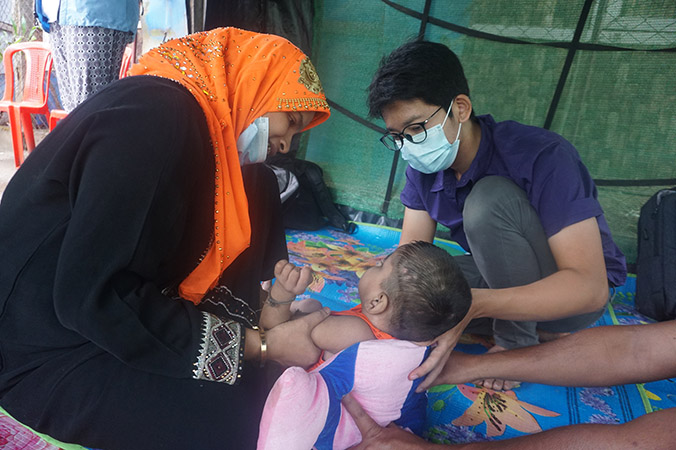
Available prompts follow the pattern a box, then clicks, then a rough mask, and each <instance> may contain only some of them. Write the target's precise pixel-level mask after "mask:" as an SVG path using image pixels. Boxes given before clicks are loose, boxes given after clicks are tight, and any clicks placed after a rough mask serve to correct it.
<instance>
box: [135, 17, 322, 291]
mask: <svg viewBox="0 0 676 450" xmlns="http://www.w3.org/2000/svg"><path fill="white" fill-rule="evenodd" d="M130 74H131V75H156V76H160V77H163V78H169V79H172V80H175V81H177V82H179V83H180V84H182V85H183V86H185V87H186V88H187V89H188V90H189V91H190V92H191V93H192V94H193V95H194V96H195V98H196V99H197V101H198V102H199V104H200V106H201V107H202V109H203V110H204V114H205V116H206V119H207V125H208V127H209V134H210V137H211V144H212V146H213V150H214V156H215V158H216V174H215V180H216V183H215V189H216V192H215V193H214V199H215V201H214V232H213V236H212V240H211V244H210V248H209V250H208V251H207V253H206V255H205V256H204V258H203V259H202V260H201V261H200V263H199V265H198V266H197V267H196V268H195V270H193V271H192V273H190V275H188V277H187V278H186V279H185V280H183V282H182V283H181V285H180V286H179V293H180V295H181V296H182V297H183V298H186V299H188V300H190V301H192V302H194V303H199V302H200V301H201V299H202V297H203V296H204V294H205V293H206V292H207V291H208V290H209V289H211V288H213V287H214V286H215V285H216V283H217V282H218V279H219V277H220V276H221V274H222V273H223V271H224V270H225V268H226V267H228V266H229V265H230V263H232V261H234V259H235V258H236V257H237V255H239V254H240V253H241V252H242V251H243V250H244V249H246V248H247V247H248V246H249V242H250V239H251V225H250V223H249V211H248V206H247V199H246V194H245V191H244V185H243V183H242V173H241V170H240V166H239V156H238V154H237V138H238V137H239V135H240V134H241V133H242V131H244V130H245V129H246V128H247V127H248V126H249V125H251V123H253V121H254V120H255V119H257V118H258V117H260V116H262V115H263V114H265V113H267V112H271V111H314V112H315V115H314V118H313V119H312V121H311V122H310V123H309V125H308V126H307V127H306V128H305V130H307V129H310V128H312V127H314V126H315V125H319V124H320V123H322V122H324V121H325V120H326V119H328V117H329V114H330V112H329V105H328V104H327V102H326V97H325V96H324V91H323V89H322V85H321V83H320V82H319V78H318V77H317V72H316V71H315V68H314V66H313V65H312V62H310V60H309V58H307V56H305V54H304V53H303V52H301V51H300V50H299V49H298V48H296V47H295V46H294V45H293V44H291V43H290V42H289V41H287V40H286V39H284V38H281V37H279V36H274V35H270V34H259V33H253V32H250V31H245V30H240V29H237V28H217V29H215V30H212V31H206V32H202V33H196V34H192V35H189V36H185V37H182V38H179V39H174V40H171V41H168V42H166V43H164V44H162V45H160V46H159V47H157V48H154V49H152V50H150V51H149V52H148V53H146V54H144V55H143V56H141V58H140V59H139V62H138V64H136V65H134V66H133V67H132V69H131V70H130Z"/></svg>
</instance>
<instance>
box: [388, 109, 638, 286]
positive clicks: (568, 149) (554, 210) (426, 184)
mask: <svg viewBox="0 0 676 450" xmlns="http://www.w3.org/2000/svg"><path fill="white" fill-rule="evenodd" d="M477 119H478V122H479V125H480V126H481V142H480V144H479V150H478V151H477V154H476V157H475V158H474V161H472V164H471V165H470V167H469V169H468V170H467V172H465V173H464V174H463V175H462V178H460V180H457V179H456V178H455V172H454V171H453V169H450V168H449V169H447V170H445V171H443V172H437V173H433V174H424V173H421V172H419V171H417V170H415V169H413V168H411V167H410V166H409V167H408V168H407V169H406V186H404V190H403V191H402V192H401V202H402V203H403V204H404V206H406V207H408V208H411V209H417V210H425V211H427V212H428V213H429V215H430V216H431V217H432V218H433V219H434V220H435V221H437V222H438V223H440V224H442V225H444V226H446V227H448V228H449V229H450V230H451V238H452V239H453V240H454V241H456V242H457V243H458V244H460V245H462V246H463V248H465V249H469V245H467V238H466V237H465V232H464V230H463V226H462V209H463V206H464V204H465V199H466V198H467V195H469V192H470V191H471V189H472V186H473V185H474V183H476V182H477V181H478V180H480V179H481V178H483V177H486V176H490V175H498V176H503V177H505V178H509V179H511V180H512V181H513V182H514V183H516V185H517V186H519V187H520V188H521V189H523V190H524V191H525V192H526V195H527V196H528V199H529V201H530V203H531V205H533V208H535V211H537V214H538V216H539V217H540V221H541V222H542V227H543V228H544V230H545V233H546V234H547V237H551V236H553V235H555V234H556V233H558V232H559V231H561V229H563V228H565V227H567V226H569V225H572V224H574V223H577V222H581V221H582V220H585V219H588V218H590V217H596V219H597V221H598V224H599V229H600V231H601V239H602V244H603V255H604V258H605V262H606V271H607V273H608V280H609V281H610V282H611V283H613V284H614V285H615V286H621V285H623V284H624V282H625V280H626V276H627V269H626V261H625V258H624V255H623V254H622V252H621V251H620V249H619V248H618V247H617V245H615V243H614V242H613V238H612V236H611V234H610V229H609V228H608V223H607V222H606V219H605V217H604V216H603V209H602V208H601V205H600V204H599V202H598V200H597V192H596V186H595V185H594V181H593V180H592V178H591V176H590V175H589V171H588V170H587V168H586V167H585V165H584V164H583V163H582V160H581V159H580V155H578V153H577V150H575V147H573V145H572V144H571V143H570V142H568V141H566V140H565V139H564V138H562V137H561V136H559V135H558V134H556V133H553V132H551V131H548V130H545V129H542V128H538V127H532V126H528V125H522V124H520V123H517V122H513V121H505V122H500V123H496V122H495V120H493V117H491V116H490V115H485V116H478V117H477Z"/></svg>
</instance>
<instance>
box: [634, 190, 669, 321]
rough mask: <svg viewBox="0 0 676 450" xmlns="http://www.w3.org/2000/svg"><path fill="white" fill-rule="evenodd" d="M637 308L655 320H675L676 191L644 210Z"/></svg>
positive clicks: (655, 199) (661, 194)
mask: <svg viewBox="0 0 676 450" xmlns="http://www.w3.org/2000/svg"><path fill="white" fill-rule="evenodd" d="M636 307H637V309H638V311H639V312H640V313H641V314H644V315H646V316H648V317H652V318H653V319H656V320H660V321H662V320H670V319H675V318H676V187H674V188H671V189H663V190H661V191H658V192H657V193H655V194H654V195H653V196H652V197H650V199H649V200H648V201H647V202H646V203H645V204H644V205H643V207H642V208H641V215H640V216H639V219H638V257H637V261H636Z"/></svg>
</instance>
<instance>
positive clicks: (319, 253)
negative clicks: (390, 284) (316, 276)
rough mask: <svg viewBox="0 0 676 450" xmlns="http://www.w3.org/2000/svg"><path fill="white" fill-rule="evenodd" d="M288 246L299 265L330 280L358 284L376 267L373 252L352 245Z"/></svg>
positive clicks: (305, 242) (300, 242)
mask: <svg viewBox="0 0 676 450" xmlns="http://www.w3.org/2000/svg"><path fill="white" fill-rule="evenodd" d="M287 245H288V248H289V254H291V255H293V256H294V257H295V258H296V259H297V261H298V263H300V264H306V265H308V266H310V267H312V270H314V271H315V272H321V274H322V275H321V276H322V277H323V278H326V279H329V280H335V281H348V280H350V281H355V282H356V281H358V279H359V278H361V276H362V275H363V274H364V272H366V270H367V269H368V268H370V267H372V266H373V265H374V258H375V255H374V254H373V253H372V252H370V251H369V250H368V249H366V248H360V247H357V246H355V245H353V244H351V243H345V244H343V245H335V244H331V243H315V242H309V241H299V242H289V243H288V244H287ZM383 257H384V255H383ZM352 278H354V279H353V280H352Z"/></svg>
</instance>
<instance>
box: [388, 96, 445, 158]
mask: <svg viewBox="0 0 676 450" xmlns="http://www.w3.org/2000/svg"><path fill="white" fill-rule="evenodd" d="M442 108H443V106H440V107H439V108H437V110H436V111H434V112H433V113H432V115H430V116H429V117H428V118H427V119H425V120H424V121H422V122H415V123H410V124H408V125H406V126H405V127H404V129H403V130H401V133H395V132H389V133H385V134H383V135H382V136H381V137H380V142H382V143H383V145H384V146H385V147H386V148H387V149H388V150H391V151H393V152H398V151H399V150H401V149H402V147H404V139H406V140H407V141H409V142H411V143H413V144H422V143H423V142H425V139H427V128H425V125H427V122H429V121H430V119H432V117H434V115H435V114H436V113H438V112H439V111H441V109H442ZM410 127H421V128H422V131H421V132H420V133H416V134H414V135H411V134H407V133H406V129H407V128H410ZM423 133H424V135H423V137H422V139H421V140H413V138H414V136H418V135H420V134H423ZM388 140H389V142H390V143H391V144H393V145H394V146H395V148H392V147H391V146H390V144H388Z"/></svg>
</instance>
